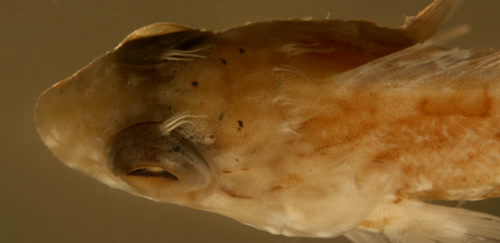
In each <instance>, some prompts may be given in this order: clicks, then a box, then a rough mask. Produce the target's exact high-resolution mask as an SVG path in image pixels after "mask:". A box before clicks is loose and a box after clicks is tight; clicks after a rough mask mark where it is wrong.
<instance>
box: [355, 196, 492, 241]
mask: <svg viewBox="0 0 500 243" xmlns="http://www.w3.org/2000/svg"><path fill="white" fill-rule="evenodd" d="M400 204H401V205H391V206H384V207H383V208H382V209H381V210H379V212H375V215H372V218H371V219H370V217H369V219H368V220H365V221H364V222H363V223H362V224H361V225H360V227H358V228H357V229H355V230H354V231H351V232H348V233H347V234H346V235H345V236H346V237H347V238H349V239H350V240H352V241H353V242H355V243H368V242H370V243H372V242H375V243H389V242H390V243H493V242H500V218H499V217H496V216H492V215H488V214H484V213H479V212H474V211H469V210H465V209H461V208H450V207H444V206H438V205H433V204H427V203H423V202H420V201H411V200H405V202H401V203H400Z"/></svg>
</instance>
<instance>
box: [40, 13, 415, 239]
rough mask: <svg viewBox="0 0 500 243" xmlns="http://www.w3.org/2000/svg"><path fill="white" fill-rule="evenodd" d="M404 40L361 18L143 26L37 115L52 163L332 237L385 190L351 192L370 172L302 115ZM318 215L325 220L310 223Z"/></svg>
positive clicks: (314, 111) (48, 95)
mask: <svg viewBox="0 0 500 243" xmlns="http://www.w3.org/2000/svg"><path fill="white" fill-rule="evenodd" d="M354 27H356V28H357V29H359V30H366V29H368V30H370V31H368V32H367V36H368V37H367V41H369V42H370V43H371V44H370V45H364V44H363V43H361V44H360V42H359V41H357V40H356V39H355V38H354V36H356V35H359V31H357V30H356V31H353V33H350V32H349V30H351V29H353V28H354ZM356 28H354V29H356ZM371 30H374V31H371ZM372 32H373V33H372ZM295 33H305V34H300V35H297V34H295ZM346 36H347V37H346ZM387 36H389V37H390V38H388V37H387ZM348 37H349V38H348ZM351 37H352V38H351ZM388 40H391V41H392V42H391V43H393V45H387V41H388ZM412 44H414V41H412V40H409V39H408V38H406V37H404V36H402V35H401V34H399V33H398V32H397V31H396V30H393V29H389V28H381V27H378V26H376V25H375V24H374V23H372V22H366V21H357V22H356V21H353V22H345V21H306V20H283V21H271V22H265V23H255V24H251V25H245V26H242V27H237V28H233V29H229V30H226V31H222V32H210V31H201V30H196V29H192V28H188V27H185V26H180V25H174V24H154V25H150V26H146V27H144V28H141V29H139V30H137V31H135V32H133V33H132V34H130V35H129V36H128V37H127V38H125V40H124V41H123V42H122V43H121V44H119V45H118V46H117V47H116V48H115V49H114V50H113V51H110V52H108V53H106V54H105V55H103V56H101V57H99V58H97V59H95V60H94V61H92V62H91V63H90V64H89V65H88V66H87V67H85V68H83V69H82V70H80V71H78V72H77V73H76V74H74V75H73V76H72V77H70V78H67V79H65V80H63V81H61V82H59V83H57V84H56V85H54V86H53V87H51V88H50V89H48V90H47V91H45V93H44V94H43V95H42V96H41V97H40V98H39V101H38V104H37V108H36V112H35V123H36V126H37V129H38V132H39V134H40V137H41V138H42V140H43V142H44V143H45V144H46V145H47V146H48V147H49V149H50V150H51V151H52V152H53V154H54V155H55V156H56V157H58V158H59V159H60V160H61V161H62V162H63V163H65V164H66V165H68V166H69V167H71V168H74V169H76V170H78V171H81V172H83V173H84V174H87V175H89V176H90V177H93V178H95V179H97V180H99V181H101V182H103V183H105V184H107V185H109V186H111V187H114V188H118V189H122V190H125V191H127V192H130V193H132V194H134V195H138V196H142V197H146V198H149V199H152V200H156V201H161V202H168V203H174V204H179V205H184V206H189V207H193V208H199V209H203V210H207V211H211V212H216V213H219V214H222V215H226V216H229V217H232V218H234V219H237V220H239V221H241V222H244V223H246V224H249V225H252V226H255V227H259V228H261V229H265V230H267V231H270V232H272V233H277V234H278V233H279V234H287V235H303V236H307V235H314V234H324V235H339V234H341V233H343V232H345V231H347V230H349V229H350V228H352V227H354V226H355V225H357V224H359V223H360V222H361V220H362V219H363V218H364V217H365V216H366V215H367V214H368V213H369V212H370V211H371V210H372V209H373V207H375V205H376V204H375V203H367V202H373V201H374V200H378V199H373V200H372V199H371V196H370V195H371V194H374V193H372V192H377V193H379V194H383V193H385V192H386V189H385V184H384V183H382V185H383V186H382V187H383V188H381V189H380V190H378V189H377V190H373V188H371V187H370V188H368V187H361V186H360V184H364V185H369V183H368V182H367V181H369V180H368V179H366V178H372V177H371V176H366V175H363V178H364V179H359V178H356V176H355V175H354V173H355V171H356V170H355V169H353V167H352V166H351V165H349V163H348V161H349V160H350V159H352V158H349V157H347V156H344V155H343V154H342V153H341V150H340V149H339V148H338V147H336V146H334V144H329V145H324V143H325V142H326V143H332V141H333V140H331V139H329V138H328V137H327V135H325V132H324V131H325V128H324V126H318V125H317V123H312V122H308V121H309V120H310V119H311V118H312V117H316V118H317V119H318V120H320V121H323V120H325V119H326V117H327V116H330V115H334V114H336V112H338V111H337V110H335V109H336V108H335V107H334V108H333V110H331V108H328V109H330V110H328V109H325V107H326V106H327V104H328V103H329V100H330V98H329V96H330V95H331V92H330V91H332V90H333V89H334V88H335V87H336V85H337V84H336V83H332V82H321V81H322V80H325V79H328V78H329V77H332V76H334V75H336V74H338V73H342V72H345V71H346V70H350V69H353V68H355V67H358V66H360V65H363V64H365V63H367V62H370V61H372V60H373V59H374V58H377V57H381V56H385V55H387V54H390V53H392V52H394V51H397V50H400V49H402V48H406V47H407V46H410V45H412ZM384 46H389V47H388V48H385V47H384ZM306 73H307V75H306ZM318 114H322V115H321V116H317V115H318ZM325 124H326V123H325ZM302 125H303V126H302ZM299 127H301V129H302V130H301V131H297V130H296V129H298V128H299ZM346 146H347V145H346ZM362 171H369V174H371V175H373V176H377V178H378V172H380V171H379V170H377V169H373V168H370V169H369V170H368V169H366V170H362ZM365 174H366V173H365ZM332 175H335V176H332ZM388 178H389V179H391V177H388ZM389 179H387V180H389ZM384 180H385V179H384ZM359 188H366V190H365V189H363V190H361V189H359ZM379 197H380V195H378V194H377V198H379ZM367 198H368V199H367ZM313 200H314V201H315V202H316V203H315V204H314V205H313V204H310V202H311V201H313ZM332 202H336V203H333V204H335V205H337V206H335V207H332ZM357 204H359V205H357ZM353 205H354V206H353ZM347 208H355V209H356V210H348V209H347ZM325 212H328V213H329V214H331V215H336V217H335V218H334V219H332V220H330V219H328V222H326V221H325V222H322V223H320V226H318V224H317V223H315V222H313V221H314V220H315V219H317V218H318V217H320V216H321V215H323V214H325ZM311 214H314V215H317V216H311ZM311 232H312V233H311ZM317 232H327V233H317Z"/></svg>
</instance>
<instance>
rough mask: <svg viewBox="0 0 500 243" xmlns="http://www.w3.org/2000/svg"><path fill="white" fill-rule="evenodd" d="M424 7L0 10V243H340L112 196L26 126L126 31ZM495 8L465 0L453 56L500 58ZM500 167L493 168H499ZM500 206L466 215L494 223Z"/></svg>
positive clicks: (490, 2) (389, 17) (362, 3)
mask: <svg viewBox="0 0 500 243" xmlns="http://www.w3.org/2000/svg"><path fill="white" fill-rule="evenodd" d="M430 2H431V1H430V0H418V1H403V0H384V1H374V0H321V1H320V0H317V1H306V0H302V1H300V0H293V1H291V0H279V1H265V0H244V1H235V0H149V1H123V0H122V1H120V0H110V1H104V0H74V1H69V0H36V1H31V0H16V1H7V0H1V3H0V84H1V88H0V92H1V93H0V99H1V100H0V111H1V114H2V117H1V121H0V122H1V123H0V124H1V126H0V127H1V128H0V148H1V152H0V242H124V243H128V242H151V243H154V242H162V243H163V242H237V243H240V242H241V243H250V242H256V243H257V242H258V243H264V242H273V243H292V242H297V243H311V242H345V241H344V240H345V239H327V240H321V239H304V238H296V239H292V238H286V237H282V236H273V235H270V234H268V233H265V232H261V231H258V230H255V229H253V228H250V227H248V226H244V225H242V224H240V223H238V222H236V221H233V220H231V219H227V218H224V217H222V216H218V215H214V214H211V213H206V212H201V211H197V210H192V209H188V208H184V207H179V206H173V205H167V204H161V203H155V202H152V201H148V200H146V199H142V198H138V197H133V196H131V195H128V194H126V193H124V192H121V191H117V190H113V189H110V188H108V187H106V186H104V185H102V184H100V183H98V182H97V181H94V180H92V179H89V178H87V177H85V176H83V175H81V174H79V173H78V172H75V171H72V170H70V169H69V168H67V167H65V166H64V165H62V164H61V163H59V162H58V161H57V160H56V158H54V157H53V156H52V155H51V154H50V152H49V151H48V149H46V148H45V146H44V145H43V144H42V142H41V141H40V139H39V138H38V136H37V134H36V131H35V128H34V126H33V122H32V116H33V110H34V107H35V103H36V100H37V97H38V96H39V95H40V94H41V93H42V91H43V90H45V89H46V88H48V87H49V86H50V85H52V84H54V83H55V82H57V81H59V80H62V79H64V78H66V77H68V76H70V75H72V74H73V73H74V72H76V71H77V70H78V69H80V68H82V67H83V66H85V65H86V64H88V63H89V62H90V61H91V60H92V59H94V58H96V57H98V56H99V55H101V54H104V53H105V52H106V51H107V50H110V49H112V48H113V47H114V46H115V45H116V44H118V43H119V42H120V41H121V40H122V39H123V38H124V37H125V36H126V35H127V34H129V33H130V32H132V31H133V30H135V29H137V28H139V27H141V26H144V25H147V24H151V23H154V22H174V23H180V24H184V25H189V26H192V27H197V28H206V29H213V30H220V29H224V28H228V27H231V26H235V25H241V24H243V23H245V22H248V21H259V20H267V19H273V18H290V17H307V16H312V17H313V18H315V19H323V18H325V16H326V15H327V13H328V12H330V14H331V15H330V16H331V18H342V19H344V18H349V19H356V18H367V19H373V20H376V21H377V22H378V23H380V24H385V25H389V26H393V27H395V26H399V25H401V24H402V23H403V18H402V15H414V14H416V13H417V12H418V10H420V9H422V8H423V7H424V6H426V5H427V4H428V3H430ZM499 11H500V1H498V0H481V1H475V0H474V1H473V0H467V1H466V2H465V4H464V5H462V7H461V8H460V9H458V11H457V12H456V14H455V15H454V16H453V17H452V19H450V21H449V22H448V24H447V25H446V26H445V29H446V28H450V27H452V26H456V25H458V24H463V23H469V24H470V25H471V26H472V32H471V33H470V34H468V35H467V36H465V37H462V38H460V39H459V40H458V41H456V42H455V43H454V44H457V43H460V46H462V47H474V46H478V45H485V46H491V47H496V48H500V16H499V15H498V12H499ZM499 163H500V162H499ZM499 206H500V201H499V200H488V201H484V202H479V203H468V204H466V207H468V208H475V209H476V210H480V211H485V212H490V213H493V214H495V215H500V210H499Z"/></svg>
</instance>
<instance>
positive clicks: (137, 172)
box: [127, 168, 179, 181]
mask: <svg viewBox="0 0 500 243" xmlns="http://www.w3.org/2000/svg"><path fill="white" fill-rule="evenodd" d="M127 175H129V176H145V177H164V178H168V179H171V180H174V181H178V180H179V177H177V176H175V175H174V174H172V173H170V172H168V171H166V170H162V171H158V172H156V171H151V170H148V169H147V168H140V169H137V170H133V171H130V172H129V173H127Z"/></svg>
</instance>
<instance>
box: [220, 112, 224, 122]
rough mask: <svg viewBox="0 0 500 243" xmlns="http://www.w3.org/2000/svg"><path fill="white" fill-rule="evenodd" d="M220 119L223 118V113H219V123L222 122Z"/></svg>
mask: <svg viewBox="0 0 500 243" xmlns="http://www.w3.org/2000/svg"><path fill="white" fill-rule="evenodd" d="M222 117H224V112H221V113H220V116H219V121H220V120H222Z"/></svg>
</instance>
